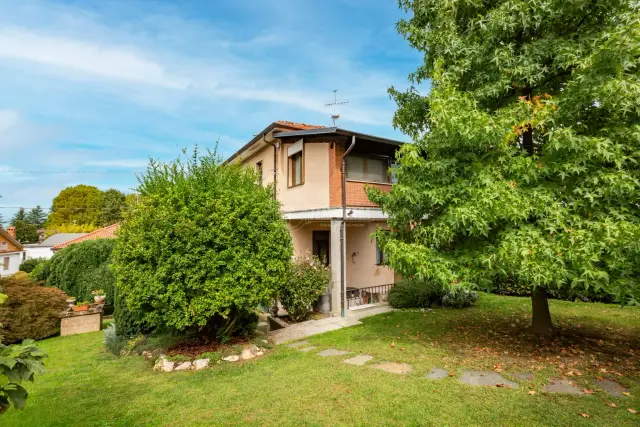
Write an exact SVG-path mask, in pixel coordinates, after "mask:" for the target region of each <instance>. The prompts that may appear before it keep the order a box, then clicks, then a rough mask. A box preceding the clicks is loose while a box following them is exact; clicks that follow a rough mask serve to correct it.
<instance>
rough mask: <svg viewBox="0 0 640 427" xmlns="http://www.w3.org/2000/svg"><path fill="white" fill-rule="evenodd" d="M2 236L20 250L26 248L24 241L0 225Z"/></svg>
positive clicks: (0, 234)
mask: <svg viewBox="0 0 640 427" xmlns="http://www.w3.org/2000/svg"><path fill="white" fill-rule="evenodd" d="M0 236H2V237H4V238H5V239H7V240H8V241H10V242H11V244H13V246H15V247H17V248H18V250H23V249H24V246H22V243H20V242H19V241H18V240H17V239H16V238H14V237H13V236H12V235H11V234H9V232H8V231H7V230H5V229H4V228H2V227H0Z"/></svg>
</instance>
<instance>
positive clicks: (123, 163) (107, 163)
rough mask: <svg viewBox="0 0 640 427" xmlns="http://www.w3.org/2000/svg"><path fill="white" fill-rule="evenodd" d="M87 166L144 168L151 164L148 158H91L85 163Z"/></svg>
mask: <svg viewBox="0 0 640 427" xmlns="http://www.w3.org/2000/svg"><path fill="white" fill-rule="evenodd" d="M84 164H85V165H86V166H103V167H112V168H142V167H145V166H147V165H148V164H149V160H148V159H115V160H95V161H94V160H91V161H88V162H85V163H84Z"/></svg>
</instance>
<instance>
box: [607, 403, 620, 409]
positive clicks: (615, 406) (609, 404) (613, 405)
mask: <svg viewBox="0 0 640 427" xmlns="http://www.w3.org/2000/svg"><path fill="white" fill-rule="evenodd" d="M607 406H611V407H612V408H617V407H618V405H616V404H615V403H613V402H607Z"/></svg>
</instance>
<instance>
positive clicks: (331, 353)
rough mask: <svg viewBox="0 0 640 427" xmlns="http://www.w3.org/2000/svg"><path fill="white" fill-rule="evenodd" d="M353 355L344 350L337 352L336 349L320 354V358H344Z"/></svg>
mask: <svg viewBox="0 0 640 427" xmlns="http://www.w3.org/2000/svg"><path fill="white" fill-rule="evenodd" d="M349 353H351V352H350V351H344V350H336V349H335V348H330V349H328V350H323V351H321V352H320V353H318V356H322V357H329V356H344V355H345V354H349Z"/></svg>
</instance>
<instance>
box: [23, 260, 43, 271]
mask: <svg viewBox="0 0 640 427" xmlns="http://www.w3.org/2000/svg"><path fill="white" fill-rule="evenodd" d="M46 261H47V260H46V259H45V258H30V259H26V260H24V261H22V264H20V268H19V269H20V271H24V272H25V273H31V272H32V271H33V270H34V269H35V268H36V267H37V266H38V264H42V263H43V262H46Z"/></svg>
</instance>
